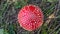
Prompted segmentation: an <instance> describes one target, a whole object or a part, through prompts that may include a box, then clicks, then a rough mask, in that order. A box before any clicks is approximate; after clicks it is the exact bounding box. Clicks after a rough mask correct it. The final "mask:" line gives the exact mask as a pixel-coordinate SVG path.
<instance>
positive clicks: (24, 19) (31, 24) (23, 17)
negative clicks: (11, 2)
mask: <svg viewBox="0 0 60 34" xmlns="http://www.w3.org/2000/svg"><path fill="white" fill-rule="evenodd" d="M18 22H19V24H20V26H21V27H22V28H24V29H25V30H28V31H33V30H36V29H37V28H39V27H41V26H42V24H43V13H42V10H41V9H40V8H39V7H37V6H35V5H27V6H24V7H23V8H22V9H21V10H20V11H19V13H18Z"/></svg>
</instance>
